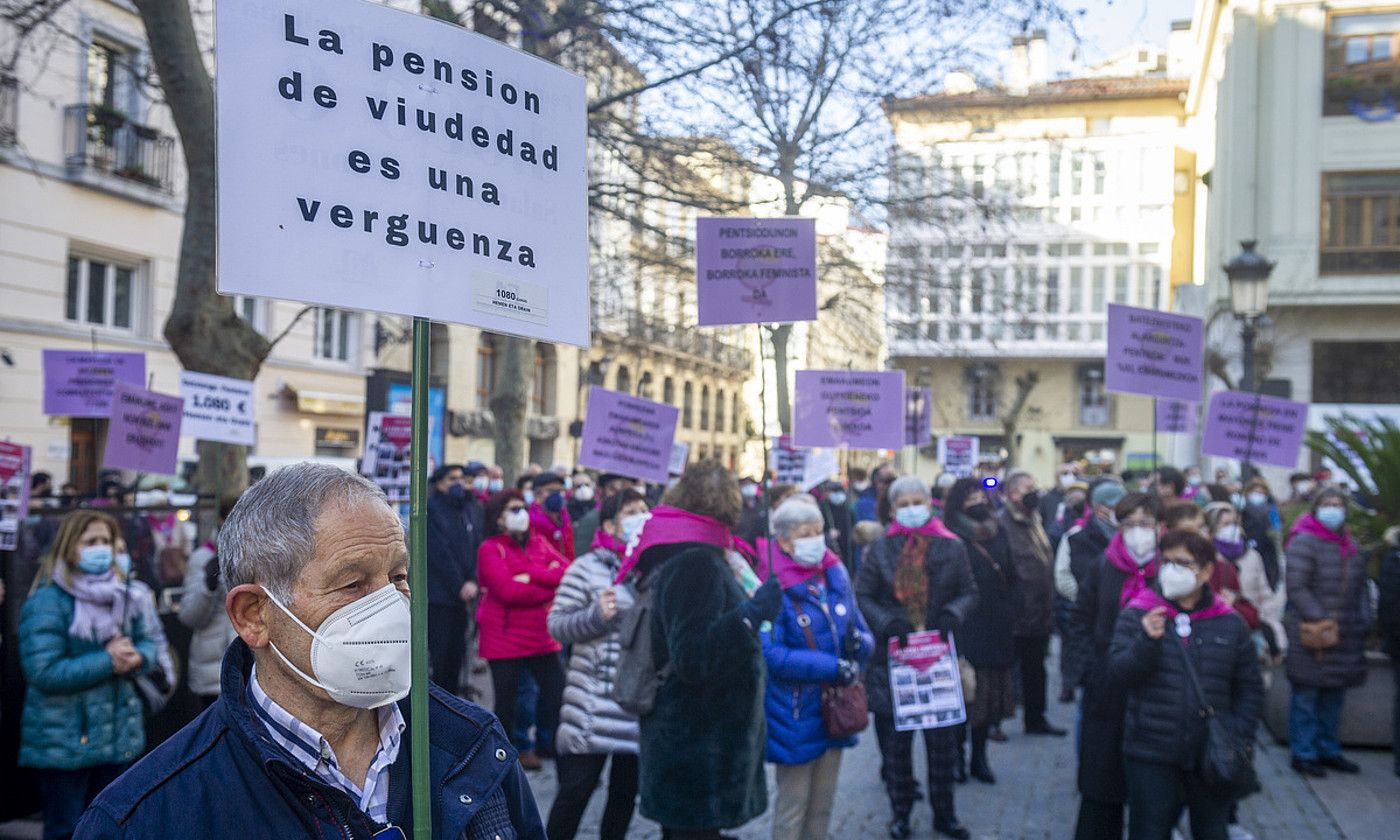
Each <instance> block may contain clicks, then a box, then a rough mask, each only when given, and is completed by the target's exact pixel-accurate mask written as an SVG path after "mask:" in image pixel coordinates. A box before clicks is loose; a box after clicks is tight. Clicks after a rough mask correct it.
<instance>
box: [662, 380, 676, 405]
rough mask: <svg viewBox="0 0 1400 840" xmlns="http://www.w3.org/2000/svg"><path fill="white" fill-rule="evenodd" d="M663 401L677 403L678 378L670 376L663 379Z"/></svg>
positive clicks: (669, 403)
mask: <svg viewBox="0 0 1400 840" xmlns="http://www.w3.org/2000/svg"><path fill="white" fill-rule="evenodd" d="M661 401H662V402H664V403H666V404H667V405H675V404H676V380H674V379H672V378H671V377H669V376H668V377H666V378H665V379H663V380H661Z"/></svg>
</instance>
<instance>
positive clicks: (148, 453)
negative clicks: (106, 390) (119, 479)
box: [102, 382, 185, 475]
mask: <svg viewBox="0 0 1400 840" xmlns="http://www.w3.org/2000/svg"><path fill="white" fill-rule="evenodd" d="M184 416H185V398H184V397H182V396H180V395H178V394H175V395H171V394H158V393H156V392H155V391H147V390H146V389H144V388H139V387H136V386H133V385H128V384H126V383H125V382H118V383H117V384H116V387H114V388H113V389H112V421H111V425H110V426H109V427H108V429H107V452H106V453H105V454H104V455H103V457H102V465H103V466H105V467H116V468H118V469H126V470H136V471H137V472H146V473H156V474H158V475H174V474H175V472H176V470H177V469H178V466H179V454H180V421H181V420H182V419H184Z"/></svg>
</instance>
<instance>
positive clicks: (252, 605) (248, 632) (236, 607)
mask: <svg viewBox="0 0 1400 840" xmlns="http://www.w3.org/2000/svg"><path fill="white" fill-rule="evenodd" d="M269 608H272V609H275V607H273V605H272V601H271V599H269V598H268V597H267V593H266V592H264V591H263V588H262V587H261V586H258V585H257V584H255V583H245V584H242V585H241V586H235V587H234V588H232V589H230V590H229V593H228V597H227V598H226V599H225V600H224V609H225V610H227V611H228V617H229V621H232V622H233V629H234V630H235V631H236V632H237V633H238V636H239V638H241V639H243V641H244V642H245V643H246V644H247V645H248V647H250V648H253V649H254V650H257V649H258V648H262V647H266V646H267V644H268V639H269V636H268V630H267V610H268V609H269Z"/></svg>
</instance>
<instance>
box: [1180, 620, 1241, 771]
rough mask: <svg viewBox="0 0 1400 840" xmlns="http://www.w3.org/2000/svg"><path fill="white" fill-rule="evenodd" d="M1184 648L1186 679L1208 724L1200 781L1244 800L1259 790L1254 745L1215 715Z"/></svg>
mask: <svg viewBox="0 0 1400 840" xmlns="http://www.w3.org/2000/svg"><path fill="white" fill-rule="evenodd" d="M1177 647H1179V648H1180V649H1181V662H1182V666H1183V668H1184V670H1185V672H1186V680H1187V682H1189V683H1190V684H1191V691H1192V693H1193V694H1195V695H1196V702H1197V703H1199V704H1200V715H1201V717H1203V718H1205V721H1206V738H1205V741H1204V742H1203V743H1202V744H1201V753H1200V755H1199V756H1198V757H1197V769H1198V772H1200V774H1201V781H1202V782H1204V783H1205V786H1206V787H1207V788H1209V789H1210V790H1212V791H1214V792H1217V793H1220V794H1222V795H1224V796H1228V797H1229V798H1230V799H1243V798H1245V797H1246V796H1249V795H1250V794H1251V793H1256V792H1258V791H1259V790H1260V787H1259V777H1258V775H1256V774H1255V772H1254V742H1253V741H1250V740H1248V739H1245V738H1241V737H1240V736H1239V735H1237V734H1235V732H1233V731H1232V730H1231V729H1230V727H1228V726H1226V725H1225V722H1224V721H1222V720H1221V719H1220V717H1219V716H1218V715H1217V714H1216V713H1215V707H1213V706H1211V704H1210V703H1209V701H1207V700H1206V693H1205V692H1204V691H1202V690H1201V681H1200V680H1199V679H1198V678H1197V677H1196V666H1195V664H1193V663H1192V662H1191V654H1190V652H1189V651H1187V649H1186V647H1187V646H1186V645H1177Z"/></svg>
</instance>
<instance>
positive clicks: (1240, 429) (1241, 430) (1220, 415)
mask: <svg viewBox="0 0 1400 840" xmlns="http://www.w3.org/2000/svg"><path fill="white" fill-rule="evenodd" d="M1307 425H1308V406H1307V404H1306V403H1300V402H1293V401H1292V400H1285V399H1280V398H1279V397H1266V396H1264V395H1263V394H1251V393H1246V392H1242V391H1220V392H1218V393H1216V394H1214V395H1212V396H1211V398H1210V409H1209V410H1208V411H1207V412H1206V434H1205V439H1204V440H1203V441H1202V442H1201V451H1202V452H1203V453H1205V454H1206V455H1218V456H1220V457H1222V458H1234V459H1235V460H1237V461H1249V462H1252V463H1256V464H1273V465H1274V466H1276V467H1294V466H1297V464H1298V450H1299V448H1300V447H1301V446H1302V445H1303V435H1304V433H1305V432H1306V431H1307Z"/></svg>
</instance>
